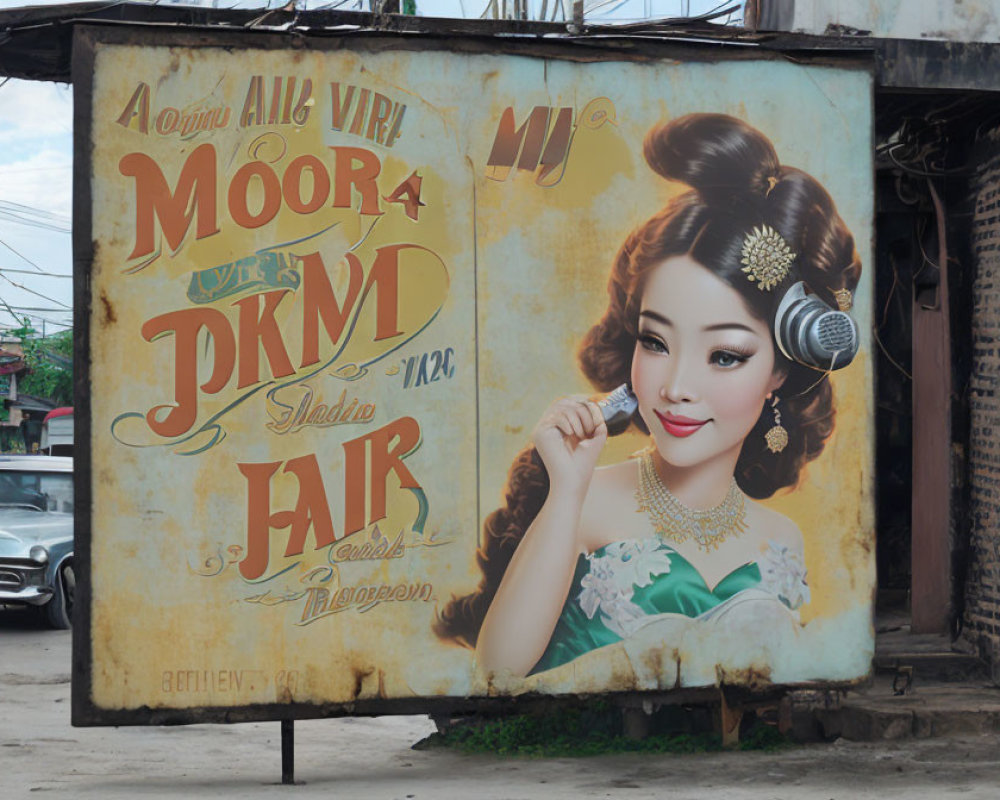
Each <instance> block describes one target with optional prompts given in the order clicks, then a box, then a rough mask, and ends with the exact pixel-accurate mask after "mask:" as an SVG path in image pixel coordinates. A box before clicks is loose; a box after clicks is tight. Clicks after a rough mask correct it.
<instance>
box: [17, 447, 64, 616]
mask: <svg viewBox="0 0 1000 800" xmlns="http://www.w3.org/2000/svg"><path fill="white" fill-rule="evenodd" d="M75 593H76V573H75V572H74V569H73V459H72V458H67V457H63V456H0V606H3V605H7V604H14V605H28V606H33V607H36V608H37V609H38V611H39V613H40V614H41V615H42V616H43V617H44V619H45V621H46V622H48V624H49V625H51V626H52V627H54V628H69V627H70V625H71V623H72V619H73V599H74V595H75Z"/></svg>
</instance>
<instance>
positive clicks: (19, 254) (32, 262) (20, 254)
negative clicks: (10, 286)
mask: <svg viewBox="0 0 1000 800" xmlns="http://www.w3.org/2000/svg"><path fill="white" fill-rule="evenodd" d="M2 85H3V84H0V86H2ZM0 244H2V245H3V246H4V247H6V248H7V249H8V250H10V252H12V253H13V254H14V255H15V256H17V257H18V258H23V259H24V260H25V261H27V262H28V263H29V264H31V266H33V267H34V268H35V269H36V270H38V271H39V272H44V270H43V269H42V268H41V267H40V266H38V264H36V263H35V262H34V261H32V260H31V259H30V258H28V257H27V256H26V255H24V253H19V252H18V251H17V250H15V249H14V248H13V247H11V246H10V245H9V244H7V242H5V241H4V240H3V239H0Z"/></svg>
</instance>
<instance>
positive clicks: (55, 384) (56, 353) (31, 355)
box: [9, 320, 73, 405]
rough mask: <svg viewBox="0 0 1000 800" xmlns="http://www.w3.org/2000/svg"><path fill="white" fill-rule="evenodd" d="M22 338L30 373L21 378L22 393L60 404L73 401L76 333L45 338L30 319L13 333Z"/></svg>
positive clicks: (19, 385)
mask: <svg viewBox="0 0 1000 800" xmlns="http://www.w3.org/2000/svg"><path fill="white" fill-rule="evenodd" d="M9 333H10V334H11V335H13V336H18V337H20V339H21V347H22V349H23V350H24V364H25V366H26V367H27V368H28V371H27V372H26V373H25V374H24V375H22V376H21V377H20V378H19V379H18V384H17V389H18V391H19V392H24V393H25V394H30V395H34V396H35V397H44V398H47V399H49V400H52V401H53V402H55V403H56V404H58V405H71V404H72V402H73V332H72V331H62V332H60V333H56V334H53V335H52V336H46V337H44V338H43V337H41V336H38V335H37V331H35V329H34V328H32V327H31V325H30V324H29V322H28V321H27V320H24V324H23V325H22V326H21V327H20V328H16V329H14V330H12V331H10V332H9Z"/></svg>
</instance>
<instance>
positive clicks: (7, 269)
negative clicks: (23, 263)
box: [0, 267, 73, 278]
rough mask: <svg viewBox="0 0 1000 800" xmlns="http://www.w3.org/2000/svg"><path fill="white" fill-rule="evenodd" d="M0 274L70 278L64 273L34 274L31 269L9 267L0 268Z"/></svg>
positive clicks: (70, 276)
mask: <svg viewBox="0 0 1000 800" xmlns="http://www.w3.org/2000/svg"><path fill="white" fill-rule="evenodd" d="M0 272H17V273H20V274H22V275H45V276H46V277H49V278H72V277H73V276H72V275H67V274H66V273H64V272H35V270H33V269H12V268H11V267H0Z"/></svg>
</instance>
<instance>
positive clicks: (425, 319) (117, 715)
mask: <svg viewBox="0 0 1000 800" xmlns="http://www.w3.org/2000/svg"><path fill="white" fill-rule="evenodd" d="M79 41H80V43H81V46H80V47H78V48H77V51H76V52H77V56H76V57H77V59H78V61H77V64H76V69H77V70H78V72H77V74H78V75H80V76H87V77H86V79H84V78H83V77H81V80H80V81H79V82H78V83H77V93H78V94H77V97H78V103H79V104H80V113H79V115H78V120H80V121H81V124H80V126H79V127H78V129H77V136H78V159H79V160H78V164H79V167H78V168H79V169H80V170H81V171H82V173H83V177H84V179H85V182H86V183H89V192H85V193H82V194H81V197H80V198H78V202H79V203H80V205H79V206H78V211H79V212H80V213H78V215H77V247H78V253H77V257H78V263H79V264H81V265H82V266H83V268H84V269H83V272H85V274H86V278H85V279H82V280H81V281H80V284H79V285H78V300H79V303H78V308H79V309H81V310H84V313H83V314H81V315H80V319H81V321H80V323H79V324H80V341H81V346H82V347H84V348H85V350H86V371H87V377H88V378H89V380H88V381H87V384H86V385H87V391H86V393H84V394H83V395H82V396H80V397H79V398H78V401H79V405H80V406H81V407H82V408H84V409H89V413H88V414H86V419H85V420H84V421H83V424H84V425H85V426H86V427H85V436H86V441H87V443H88V444H89V450H88V452H87V453H85V454H84V456H83V458H82V459H81V460H80V461H79V466H80V467H82V469H81V472H80V482H79V483H78V491H79V493H80V497H81V498H82V499H83V501H84V502H82V503H79V504H78V509H80V510H79V515H80V516H79V518H78V540H79V542H80V544H79V545H78V549H79V550H80V551H81V558H82V560H83V568H84V572H85V574H87V576H88V578H89V580H88V581H87V583H86V589H85V591H84V592H83V593H82V595H81V602H82V605H81V608H80V621H81V625H80V636H79V637H78V645H77V647H78V649H77V657H76V663H77V665H78V669H79V670H81V672H80V673H79V675H78V680H77V681H76V684H77V686H76V689H75V691H76V692H77V695H76V702H75V706H74V708H75V719H76V721H77V722H82V723H88V722H90V723H95V722H96V723H102V722H115V723H121V722H144V721H151V720H155V719H165V718H168V717H169V719H171V720H172V721H178V720H179V721H186V720H187V721H191V720H198V719H206V718H210V716H209V717H206V713H207V712H211V714H215V715H216V717H215V718H226V719H229V718H236V717H235V716H233V715H234V714H237V713H238V714H242V716H241V717H239V718H250V717H263V718H266V717H268V716H274V715H280V714H287V713H292V712H294V713H303V714H304V713H315V712H317V711H319V710H321V711H322V713H352V712H356V711H359V710H366V711H373V710H374V711H393V710H400V709H408V710H413V709H419V708H424V707H428V706H427V704H428V703H431V702H439V703H441V702H444V703H453V704H456V705H461V703H462V702H464V701H466V700H469V699H476V698H487V697H498V696H499V697H506V696H514V695H521V694H525V693H542V694H547V695H559V694H566V693H572V694H579V693H605V692H621V691H660V690H671V689H675V688H681V687H705V686H715V685H719V684H735V685H743V686H753V687H760V686H767V685H775V684H777V685H799V684H815V683H823V684H845V683H850V682H854V681H857V680H859V679H861V678H863V677H864V676H865V675H866V674H867V672H868V669H869V664H870V660H871V654H872V650H873V632H872V628H871V613H870V611H871V609H870V605H871V597H872V592H873V586H874V568H873V554H872V544H873V538H874V533H873V526H874V514H873V507H872V487H871V484H872V477H873V473H872V469H873V456H872V453H873V446H872V441H873V435H872V423H873V414H872V388H871V387H872V380H871V378H872V375H871V371H872V368H871V357H870V341H869V329H870V326H869V324H868V320H869V317H870V313H871V310H870V303H871V279H872V270H871V268H870V264H871V253H870V241H871V218H872V194H873V192H872V165H871V148H870V130H871V77H870V74H869V73H868V71H867V70H865V69H861V68H858V67H857V65H854V66H850V65H849V66H847V67H844V66H839V67H836V66H802V65H795V64H791V63H787V62H785V61H777V60H766V59H765V60H740V61H725V60H723V61H717V62H711V63H710V62H702V61H690V62H685V61H677V60H659V61H657V60H651V61H650V60H647V61H643V62H630V61H627V60H621V59H619V58H617V57H614V56H611V55H609V56H608V57H607V58H606V59H605V58H601V59H597V60H594V61H590V62H588V63H582V62H577V61H574V60H570V59H566V58H561V57H559V54H554V55H553V56H551V57H540V56H537V55H531V56H529V55H520V54H518V53H517V52H503V53H499V52H498V53H489V52H472V51H470V52H459V51H458V50H459V48H458V46H457V45H456V42H457V43H458V44H461V40H455V41H453V42H450V43H449V42H448V41H447V40H446V41H445V42H444V43H442V42H440V41H439V42H437V43H436V44H433V45H429V46H427V47H413V46H412V45H408V46H407V49H403V48H402V47H401V46H400V44H399V43H398V42H396V43H393V42H391V41H388V42H387V41H370V42H365V41H362V40H350V39H345V40H339V41H335V42H334V43H331V42H327V43H326V44H324V43H323V42H316V43H314V44H310V45H309V46H306V47H297V48H291V47H287V48H285V47H280V46H278V47H276V46H275V44H274V42H275V40H274V39H271V38H256V39H255V38H253V37H242V38H240V39H239V41H238V43H237V44H236V45H235V46H234V43H233V41H232V40H227V39H225V38H219V39H218V40H217V41H214V40H210V39H209V40H206V39H204V38H200V39H198V40H197V41H195V40H192V39H185V38H183V37H179V38H174V39H165V38H164V37H163V36H162V35H160V34H158V35H157V37H156V38H154V37H153V36H151V35H149V34H138V33H136V32H129V31H114V32H110V31H101V32H97V33H94V32H87V33H85V34H83V35H82V36H81V38H80V39H79ZM265 45H266V46H265ZM508 49H509V48H508ZM473 50H474V48H473ZM91 75H92V79H91V78H90V77H89V76H91ZM88 85H89V91H88V90H87V88H88ZM855 351H857V352H856V354H855ZM852 355H853V358H851V356H852ZM619 387H621V388H619ZM616 389H618V391H617V392H615V393H614V394H612V395H611V399H610V400H608V396H609V394H611V393H612V392H613V390H616ZM88 498H89V502H87V499H88ZM289 709H291V710H292V712H290V711H289ZM195 712H197V713H195ZM164 715H166V716H164Z"/></svg>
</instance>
